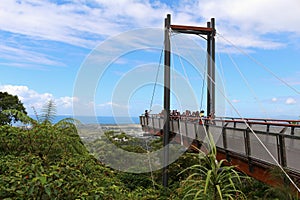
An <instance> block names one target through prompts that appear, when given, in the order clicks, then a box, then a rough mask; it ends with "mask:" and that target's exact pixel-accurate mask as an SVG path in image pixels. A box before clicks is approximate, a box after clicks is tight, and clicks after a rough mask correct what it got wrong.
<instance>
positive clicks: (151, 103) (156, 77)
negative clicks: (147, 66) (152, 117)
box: [149, 48, 163, 112]
mask: <svg viewBox="0 0 300 200" xmlns="http://www.w3.org/2000/svg"><path fill="white" fill-rule="evenodd" d="M162 55H163V48H162V49H161V52H160V57H159V63H158V66H157V71H156V76H155V82H154V86H153V90H152V97H151V101H150V108H149V112H151V110H152V105H153V99H154V95H155V91H156V85H157V80H158V75H159V69H160V66H161V60H162Z"/></svg>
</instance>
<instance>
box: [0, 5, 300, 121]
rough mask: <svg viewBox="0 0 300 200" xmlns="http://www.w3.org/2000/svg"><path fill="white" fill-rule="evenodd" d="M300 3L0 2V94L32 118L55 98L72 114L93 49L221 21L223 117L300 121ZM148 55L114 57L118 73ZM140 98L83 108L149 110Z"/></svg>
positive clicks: (103, 97) (106, 112) (61, 110)
mask: <svg viewBox="0 0 300 200" xmlns="http://www.w3.org/2000/svg"><path fill="white" fill-rule="evenodd" d="M299 7H300V2H299V1H298V0H287V1H282V0H243V1H240V0H222V1H218V0H192V1H188V0H182V1H179V0H175V1H167V0H144V1H141V0H116V1H108V0H1V4H0V70H1V73H0V91H7V92H9V93H11V94H14V95H18V96H19V98H20V100H21V101H22V102H23V103H24V105H25V106H26V108H27V111H28V112H29V113H32V112H33V111H32V107H35V108H36V109H37V110H38V109H40V108H41V106H42V105H43V104H45V102H47V101H48V100H49V99H53V100H55V102H56V104H57V109H58V114H72V113H73V108H72V105H73V103H74V102H80V101H81V99H80V98H79V97H78V96H76V95H75V94H74V91H75V90H76V88H74V87H76V83H77V82H76V81H77V79H78V77H80V75H79V73H80V70H81V68H82V66H83V65H84V63H85V62H86V59H87V57H88V56H89V55H90V54H91V51H92V50H93V49H95V48H96V49H97V47H99V45H101V44H103V43H105V41H107V40H109V39H111V38H114V37H115V36H118V35H120V34H123V33H126V32H128V31H132V30H137V29H141V28H162V27H163V22H164V18H165V17H166V14H167V13H170V14H171V15H172V23H173V24H182V25H195V26H205V25H206V22H207V21H208V20H209V19H210V18H212V17H214V18H216V28H217V32H218V34H217V38H216V40H217V55H216V57H217V61H216V64H217V68H218V69H217V70H218V72H219V73H220V77H221V79H222V83H224V87H225V89H224V90H225V91H226V93H224V94H223V95H224V96H223V97H222V98H224V99H225V100H226V104H227V106H226V113H225V114H226V115H234V116H237V115H239V114H240V115H242V116H243V117H247V116H256V117H266V116H270V117H276V116H291V117H293V118H298V116H299V115H300V104H299V103H300V95H299V94H300V92H299V91H300V81H299V75H300V23H299V19H300V12H299ZM149 40H150V39H149ZM195 41H199V39H195ZM199 45H200V46H201V45H203V42H202V43H201V42H199ZM203 48H205V46H203ZM141 55H142V52H140V54H139V58H138V59H141V57H143V56H141ZM157 55H158V56H156V59H157V60H156V62H159V53H158V54H157ZM144 58H145V59H144V60H143V62H141V61H140V60H138V59H137V58H136V57H135V56H128V57H126V58H124V59H119V60H117V61H115V64H116V65H115V67H116V66H119V67H123V68H122V69H121V70H115V71H114V74H115V76H116V77H122V76H123V75H124V74H126V73H127V71H126V70H131V69H130V68H128V65H129V63H130V65H132V64H133V63H135V64H136V65H138V64H141V63H142V64H145V63H147V62H146V61H149V62H154V61H155V58H153V59H152V60H151V59H150V56H144ZM148 59H149V60H148ZM153 71H154V70H153ZM111 76H113V75H112V74H111ZM116 77H111V79H115V78H116ZM105 80H106V79H105ZM109 80H110V79H109V78H108V79H107V82H109ZM116 81H117V80H116ZM199 84H202V82H201V81H199ZM217 84H218V83H217ZM108 85H109V84H108ZM99 87H100V86H97V88H98V89H97V90H99ZM107 88H109V86H107ZM148 89H149V88H148ZM145 91H147V90H145ZM149 91H150V90H149ZM158 91H159V90H158ZM97 93H99V92H97V91H96V92H95V95H96V96H97ZM138 93H141V94H143V96H147V98H148V99H151V93H150V92H147V94H145V93H143V92H142V91H137V92H135V94H136V98H137V99H134V98H133V99H129V100H128V102H127V103H124V102H114V101H113V99H112V98H110V97H108V96H110V95H111V94H110V93H109V92H102V93H101V95H100V94H99V95H100V96H101V98H100V97H99V98H95V99H94V101H90V104H89V105H86V106H92V107H94V108H95V109H96V112H97V115H111V114H112V112H111V107H117V108H120V109H124V110H126V109H127V110H128V109H131V108H132V110H130V111H127V112H129V113H131V114H133V115H138V113H141V112H142V111H143V110H144V108H145V105H147V106H148V104H149V103H148V102H149V101H148V102H146V104H143V103H141V102H144V101H145V99H138V97H139V96H142V95H139V94H138ZM149 93H150V94H149ZM107 95H108V96H107ZM199 96H200V95H199ZM145 98H146V97H145ZM139 101H140V102H139ZM156 104H159V102H156ZM175 104H176V103H174V105H173V106H174V107H175ZM81 105H83V104H81ZM133 105H135V106H133ZM185 108H186V107H185ZM237 111H238V113H237ZM82 114H85V113H84V109H83V111H82ZM86 114H87V113H86Z"/></svg>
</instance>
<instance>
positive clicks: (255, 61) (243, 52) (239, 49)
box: [217, 33, 300, 94]
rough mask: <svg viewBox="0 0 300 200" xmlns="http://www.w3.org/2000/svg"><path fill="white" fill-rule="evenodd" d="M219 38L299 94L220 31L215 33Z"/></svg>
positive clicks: (298, 92) (299, 92)
mask: <svg viewBox="0 0 300 200" xmlns="http://www.w3.org/2000/svg"><path fill="white" fill-rule="evenodd" d="M217 34H218V35H219V36H220V37H221V38H223V39H224V40H225V41H226V42H227V43H229V44H231V45H232V46H233V47H234V48H236V49H237V50H238V51H239V52H241V53H242V54H244V55H245V56H247V57H248V58H249V59H250V60H252V61H253V62H254V63H256V64H257V65H258V66H260V67H262V68H263V69H264V70H265V71H267V72H269V73H270V74H271V75H273V76H274V77H275V78H276V79H277V80H279V81H280V82H282V83H283V84H284V85H286V86H287V87H288V88H290V89H291V90H293V91H294V92H296V93H297V94H300V91H298V90H297V89H296V88H294V87H293V86H291V85H290V84H289V83H287V82H286V81H284V80H282V79H281V78H280V77H279V76H277V75H276V74H275V73H274V72H272V71H271V70H270V69H269V68H268V67H267V66H265V65H264V64H262V63H261V62H259V61H257V60H256V59H255V58H253V57H252V56H250V55H249V54H248V53H246V52H245V51H244V50H243V49H241V48H239V47H238V46H236V45H235V44H234V43H233V42H231V41H230V40H228V39H226V38H225V37H224V36H223V35H221V34H220V33H217Z"/></svg>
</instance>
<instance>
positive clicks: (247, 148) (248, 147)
mask: <svg viewBox="0 0 300 200" xmlns="http://www.w3.org/2000/svg"><path fill="white" fill-rule="evenodd" d="M249 132H250V130H249V128H248V127H247V128H246V130H245V132H244V141H245V151H246V152H245V153H246V156H247V159H248V167H249V171H250V172H251V173H252V172H253V166H252V159H251V144H250V135H249Z"/></svg>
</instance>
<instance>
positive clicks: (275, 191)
mask: <svg viewBox="0 0 300 200" xmlns="http://www.w3.org/2000/svg"><path fill="white" fill-rule="evenodd" d="M270 174H271V179H272V181H273V182H275V183H276V185H275V186H274V187H269V188H268V189H267V190H266V192H265V195H264V197H265V198H266V199H267V198H269V199H275V198H278V199H286V200H297V199H299V196H298V191H297V190H296V189H294V188H295V187H294V186H293V185H292V183H291V182H290V180H288V178H287V177H286V175H285V174H284V173H283V172H282V170H281V169H280V168H279V167H275V168H273V169H271V170H270ZM293 181H295V180H293ZM298 185H299V184H298Z"/></svg>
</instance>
